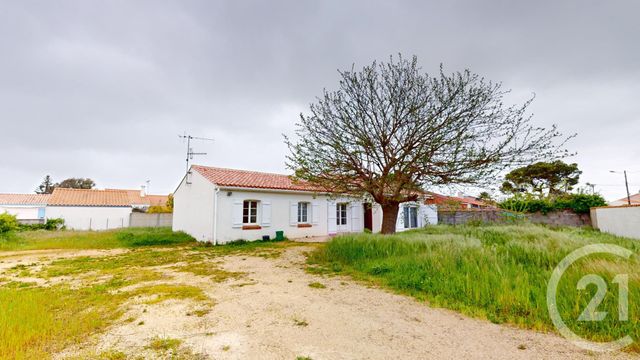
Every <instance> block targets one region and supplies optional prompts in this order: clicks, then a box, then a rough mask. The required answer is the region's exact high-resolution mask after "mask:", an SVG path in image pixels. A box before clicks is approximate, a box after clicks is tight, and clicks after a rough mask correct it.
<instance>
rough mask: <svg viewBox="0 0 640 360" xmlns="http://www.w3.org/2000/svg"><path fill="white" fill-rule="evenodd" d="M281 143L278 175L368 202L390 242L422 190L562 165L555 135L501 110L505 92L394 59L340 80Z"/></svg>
mask: <svg viewBox="0 0 640 360" xmlns="http://www.w3.org/2000/svg"><path fill="white" fill-rule="evenodd" d="M339 73H340V75H341V80H340V82H339V85H338V89H337V90H336V91H327V90H325V91H324V94H323V96H322V97H320V98H318V99H317V101H316V102H315V103H314V104H311V105H310V108H309V114H308V115H304V114H301V115H300V122H299V123H298V124H297V129H296V138H295V139H291V138H289V137H286V136H285V142H286V144H287V145H288V147H289V150H290V154H289V155H288V156H287V166H288V167H289V168H290V169H292V170H294V171H295V175H296V177H297V178H299V179H303V180H306V181H309V182H311V183H313V184H316V185H318V186H320V187H322V188H324V189H326V190H330V191H333V192H340V193H345V194H351V195H355V196H362V195H364V194H368V195H370V196H371V197H372V198H373V200H375V201H376V202H377V203H379V204H380V205H381V206H382V209H383V222H382V233H393V232H395V222H396V217H397V213H398V205H399V204H400V203H401V202H405V201H415V200H416V199H417V198H418V197H419V194H420V193H421V192H422V190H423V189H424V188H425V187H427V186H432V185H444V184H454V183H455V184H483V183H488V182H493V181H492V180H494V179H495V177H496V175H497V174H498V173H499V172H501V171H503V170H505V169H508V168H511V167H514V166H520V165H526V164H530V163H532V162H534V161H536V160H539V159H554V158H559V157H561V156H564V155H567V151H566V150H563V149H561V147H562V146H563V145H564V143H565V142H566V140H567V139H568V138H564V140H562V141H559V142H558V141H557V140H558V139H559V138H560V137H561V134H560V133H559V132H557V130H556V127H555V126H553V127H551V128H550V129H544V128H540V127H534V126H533V125H531V124H530V123H531V121H530V120H531V116H529V115H526V114H525V111H526V108H527V106H528V105H529V104H530V103H531V101H532V100H533V99H530V100H528V101H526V102H525V103H524V104H522V105H511V106H505V105H504V104H503V102H502V101H503V97H504V95H505V94H506V93H507V91H504V90H502V88H501V85H500V84H499V83H493V82H490V81H486V80H485V79H484V78H482V77H480V76H478V75H476V74H472V73H471V72H470V71H468V70H465V71H463V72H456V73H453V74H445V73H444V71H443V70H442V66H441V68H440V72H439V74H438V75H437V76H430V75H428V74H425V73H422V72H421V69H420V67H419V66H418V61H417V58H416V57H415V56H414V57H413V58H412V59H411V60H406V59H404V58H402V56H401V55H400V56H399V57H398V58H397V59H394V58H393V57H391V58H390V60H389V62H386V63H377V62H374V63H373V64H372V65H370V66H366V67H364V68H363V69H362V70H360V71H355V70H354V68H353V67H352V69H351V71H340V72H339Z"/></svg>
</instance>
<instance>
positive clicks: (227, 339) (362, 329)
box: [60, 247, 631, 360]
mask: <svg viewBox="0 0 640 360" xmlns="http://www.w3.org/2000/svg"><path fill="white" fill-rule="evenodd" d="M306 250H309V248H308V247H295V248H289V249H287V250H285V251H284V253H283V254H282V256H280V257H279V258H264V257H255V256H247V255H238V256H227V257H224V258H223V259H224V262H223V263H221V266H222V268H223V269H224V270H227V271H232V272H244V273H246V274H247V275H246V276H245V277H243V278H234V279H228V280H226V281H224V282H222V283H216V282H214V281H212V280H210V279H208V278H206V277H203V276H197V275H193V274H190V273H180V274H179V276H178V275H177V274H174V275H176V277H174V279H173V280H172V282H179V283H183V284H187V285H193V286H198V287H201V288H202V289H203V290H204V291H205V293H206V294H207V295H208V296H209V297H210V298H211V299H212V300H213V301H214V302H215V306H213V307H211V308H204V307H202V304H199V303H196V302H193V301H192V300H189V301H177V300H169V301H166V302H162V303H159V304H154V305H148V304H144V303H136V302H135V301H132V303H131V304H129V305H128V310H127V312H126V314H125V315H124V316H123V319H122V321H120V322H119V323H118V324H117V325H115V326H112V327H111V328H109V329H108V330H107V331H106V332H105V333H103V334H100V335H99V336H97V337H96V338H95V339H93V341H92V342H90V343H88V344H86V345H85V346H83V347H81V348H80V350H79V349H76V350H74V351H73V352H75V353H76V354H78V353H80V354H82V351H85V352H86V351H87V349H88V348H90V349H91V352H92V353H98V354H99V353H101V352H109V351H122V352H124V353H126V354H128V355H130V356H134V357H135V356H142V357H144V358H185V359H200V358H212V359H296V357H299V356H300V357H305V356H306V357H310V358H312V359H314V360H318V359H392V358H399V359H404V358H412V359H427V358H437V359H461V358H473V359H567V358H571V359H594V358H598V359H599V358H602V359H608V358H627V357H629V358H630V357H631V355H628V354H622V353H617V354H591V353H587V352H585V351H584V350H581V349H579V348H576V347H574V346H573V345H571V344H570V343H569V342H567V341H566V340H565V339H563V338H561V337H558V336H556V335H552V334H542V333H538V332H533V331H528V330H521V329H515V328H512V327H508V326H503V325H496V324H492V323H490V322H488V321H483V320H477V319H471V318H468V317H465V316H462V315H459V314H457V313H455V312H452V311H447V310H442V309H434V308H430V307H429V306H427V305H425V304H423V303H419V302H417V301H415V300H413V299H411V298H409V297H406V296H401V295H396V294H392V293H389V292H387V291H384V290H381V289H376V288H369V287H367V286H365V285H362V284H359V283H356V282H353V281H351V280H348V279H346V278H344V277H322V276H319V275H312V274H308V273H306V272H305V271H304V255H303V251H306ZM311 283H319V284H320V285H318V284H315V285H314V287H311V286H309V284H311ZM322 285H324V288H323V287H322ZM158 338H160V339H178V340H180V341H179V343H180V345H179V346H178V347H177V349H174V350H170V351H169V353H168V352H166V351H164V352H163V351H160V352H159V351H158V350H157V349H153V348H152V347H150V346H149V344H150V343H151V342H152V341H153V339H158ZM181 349H182V350H181ZM185 349H186V350H185ZM171 351H174V352H171ZM181 351H182V352H181ZM73 352H72V353H73ZM69 354H70V352H65V354H60V355H65V356H66V355H69ZM176 354H177V355H176ZM62 357H64V356H62Z"/></svg>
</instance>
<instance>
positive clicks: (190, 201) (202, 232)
mask: <svg viewBox="0 0 640 360" xmlns="http://www.w3.org/2000/svg"><path fill="white" fill-rule="evenodd" d="M215 191H216V187H215V185H213V184H212V183H211V182H210V181H209V180H207V179H205V178H204V177H203V176H202V175H200V173H198V172H197V171H191V173H190V174H188V175H187V176H185V177H184V178H183V179H182V182H181V183H180V185H179V186H178V188H177V189H176V191H175V192H174V194H173V225H172V228H173V230H174V231H184V232H186V233H187V234H189V235H191V236H193V237H194V238H195V239H196V240H198V241H213V225H214V224H213V209H214V206H215V203H214V195H215Z"/></svg>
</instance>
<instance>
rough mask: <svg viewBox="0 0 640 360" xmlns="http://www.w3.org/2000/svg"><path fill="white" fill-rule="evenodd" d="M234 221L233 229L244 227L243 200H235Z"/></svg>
mask: <svg viewBox="0 0 640 360" xmlns="http://www.w3.org/2000/svg"><path fill="white" fill-rule="evenodd" d="M231 211H232V219H233V227H234V228H239V227H242V200H233V209H232V210H231Z"/></svg>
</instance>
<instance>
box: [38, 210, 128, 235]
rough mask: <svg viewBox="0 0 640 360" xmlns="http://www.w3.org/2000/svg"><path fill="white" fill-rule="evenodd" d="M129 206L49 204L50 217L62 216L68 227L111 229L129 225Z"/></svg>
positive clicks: (48, 214)
mask: <svg viewBox="0 0 640 360" xmlns="http://www.w3.org/2000/svg"><path fill="white" fill-rule="evenodd" d="M130 214H131V207H129V206H47V212H46V215H47V216H46V217H47V218H48V219H55V218H62V219H64V225H65V226H66V227H67V229H72V230H109V229H117V228H122V227H128V226H129V215H130Z"/></svg>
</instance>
